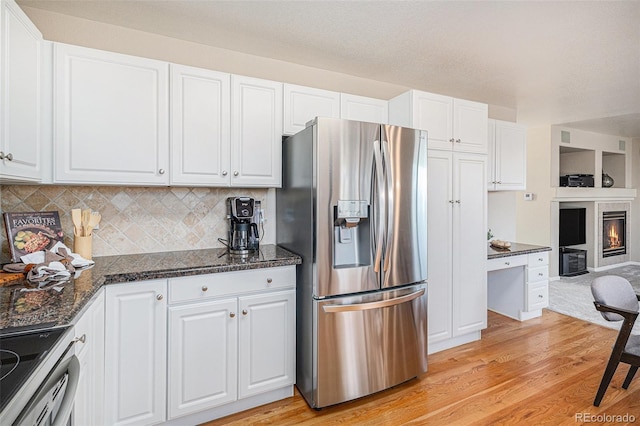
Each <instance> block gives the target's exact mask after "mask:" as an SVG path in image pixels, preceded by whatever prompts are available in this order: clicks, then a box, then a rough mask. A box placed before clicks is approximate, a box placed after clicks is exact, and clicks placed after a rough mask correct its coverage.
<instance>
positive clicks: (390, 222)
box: [382, 141, 394, 272]
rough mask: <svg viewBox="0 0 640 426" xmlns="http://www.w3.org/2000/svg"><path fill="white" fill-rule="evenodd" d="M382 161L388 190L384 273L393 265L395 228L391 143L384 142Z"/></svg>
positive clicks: (386, 190)
mask: <svg viewBox="0 0 640 426" xmlns="http://www.w3.org/2000/svg"><path fill="white" fill-rule="evenodd" d="M382 159H383V161H384V174H385V177H386V188H385V197H386V206H385V211H386V223H385V229H386V231H387V237H386V242H385V248H384V251H385V253H384V254H385V256H384V267H383V268H382V270H383V271H385V272H386V271H388V270H389V267H390V263H391V255H390V253H391V248H392V246H393V226H394V211H393V209H394V204H393V191H394V187H393V173H391V161H390V160H389V142H388V141H383V142H382Z"/></svg>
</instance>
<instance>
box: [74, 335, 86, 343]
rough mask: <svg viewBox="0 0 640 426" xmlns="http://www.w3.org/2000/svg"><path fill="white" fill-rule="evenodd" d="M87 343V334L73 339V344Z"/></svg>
mask: <svg viewBox="0 0 640 426" xmlns="http://www.w3.org/2000/svg"><path fill="white" fill-rule="evenodd" d="M86 341H87V335H86V334H83V335H82V336H80V337H76V338H75V339H73V343H78V342H80V343H84V342H86Z"/></svg>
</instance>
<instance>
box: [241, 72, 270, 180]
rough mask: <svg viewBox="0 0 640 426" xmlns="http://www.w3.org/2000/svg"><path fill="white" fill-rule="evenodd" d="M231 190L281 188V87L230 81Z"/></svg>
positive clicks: (247, 79)
mask: <svg viewBox="0 0 640 426" xmlns="http://www.w3.org/2000/svg"><path fill="white" fill-rule="evenodd" d="M231 110H232V113H231V170H232V175H231V186H238V187H279V186H281V185H282V170H281V169H282V83H278V82H275V81H267V80H260V79H256V78H250V77H243V76H237V75H233V76H232V77H231Z"/></svg>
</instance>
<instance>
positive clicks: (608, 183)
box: [602, 172, 614, 188]
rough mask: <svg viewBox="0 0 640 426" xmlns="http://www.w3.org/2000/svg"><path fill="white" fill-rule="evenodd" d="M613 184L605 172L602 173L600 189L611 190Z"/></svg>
mask: <svg viewBox="0 0 640 426" xmlns="http://www.w3.org/2000/svg"><path fill="white" fill-rule="evenodd" d="M613 183H614V182H613V178H612V177H611V176H609V175H608V174H606V173H605V172H602V187H603V188H611V187H612V186H613Z"/></svg>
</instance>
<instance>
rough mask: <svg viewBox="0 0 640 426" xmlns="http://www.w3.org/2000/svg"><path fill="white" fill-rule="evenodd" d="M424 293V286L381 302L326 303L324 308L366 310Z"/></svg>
mask: <svg viewBox="0 0 640 426" xmlns="http://www.w3.org/2000/svg"><path fill="white" fill-rule="evenodd" d="M423 294H424V288H422V289H420V290H418V291H416V292H414V293H411V294H407V295H405V296H400V297H395V298H393V299H388V300H381V301H379V302H370V303H356V304H353V305H326V306H323V307H322V309H323V310H324V311H325V312H327V313H331V312H351V311H366V310H369V309H379V308H386V307H387V306H395V305H400V304H402V303H406V302H409V301H411V300H414V299H417V298H418V297H420V296H422V295H423Z"/></svg>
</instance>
